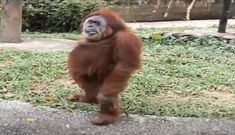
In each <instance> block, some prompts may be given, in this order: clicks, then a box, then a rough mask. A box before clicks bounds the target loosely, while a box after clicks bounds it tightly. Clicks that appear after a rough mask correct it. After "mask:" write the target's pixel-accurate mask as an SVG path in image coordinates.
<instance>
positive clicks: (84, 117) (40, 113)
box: [0, 101, 235, 135]
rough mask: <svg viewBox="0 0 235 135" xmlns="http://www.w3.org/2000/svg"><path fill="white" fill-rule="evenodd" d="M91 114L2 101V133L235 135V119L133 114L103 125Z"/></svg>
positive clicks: (47, 134) (22, 134)
mask: <svg viewBox="0 0 235 135" xmlns="http://www.w3.org/2000/svg"><path fill="white" fill-rule="evenodd" d="M92 116H93V113H89V112H67V111H64V110H56V109H49V108H40V107H33V106H32V105H29V104H26V103H22V102H19V101H2V102H0V135H235V128H234V127H235V121H225V120H208V119H196V118H174V117H168V118H163V117H162V118H159V117H153V116H145V117H141V116H134V115H131V116H130V117H124V118H123V120H122V121H121V122H117V123H115V124H113V125H109V126H101V127H100V126H94V125H92V124H91V123H90V122H89V120H90V118H91V117H92Z"/></svg>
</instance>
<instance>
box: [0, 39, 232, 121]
mask: <svg viewBox="0 0 235 135" xmlns="http://www.w3.org/2000/svg"><path fill="white" fill-rule="evenodd" d="M144 42H145V48H144V49H145V50H144V54H143V58H144V61H143V69H142V70H141V71H139V72H138V73H137V74H135V75H134V76H133V78H132V79H131V82H130V85H129V86H128V88H127V90H126V91H125V92H124V93H123V95H122V97H121V100H122V106H123V110H124V111H125V112H128V113H134V114H149V115H159V116H182V117H209V118H222V117H223V118H230V119H234V118H235V45H234V44H232V43H231V44H229V43H225V42H224V41H223V40H220V39H215V38H210V37H203V38H195V39H189V38H186V37H181V38H174V37H171V36H169V37H165V38H162V37H161V36H157V38H153V39H152V40H151V39H148V38H147V39H146V38H145V39H144ZM67 56H68V52H51V53H35V52H24V51H4V50H1V52H0V98H1V99H7V100H12V99H18V100H22V101H26V102H30V103H33V104H36V105H44V106H50V107H56V108H65V109H82V110H94V109H96V108H95V107H94V106H91V105H88V104H83V103H69V102H68V101H67V97H68V96H69V95H70V94H71V93H73V92H74V91H76V90H78V87H77V86H76V85H75V84H72V80H70V78H69V76H68V73H67V67H66V60H67Z"/></svg>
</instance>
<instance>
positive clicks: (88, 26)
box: [83, 15, 107, 40]
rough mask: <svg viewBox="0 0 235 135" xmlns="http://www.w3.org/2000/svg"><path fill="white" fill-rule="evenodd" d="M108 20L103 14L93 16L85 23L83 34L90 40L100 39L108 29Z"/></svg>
mask: <svg viewBox="0 0 235 135" xmlns="http://www.w3.org/2000/svg"><path fill="white" fill-rule="evenodd" d="M106 27H107V22H106V20H105V18H103V17H102V16H99V15H97V16H92V17H89V18H88V19H86V21H85V22H84V24H83V36H84V37H85V38H86V39H88V40H99V39H100V38H101V37H102V33H103V32H104V31H105V30H106Z"/></svg>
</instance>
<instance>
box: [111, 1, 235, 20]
mask: <svg viewBox="0 0 235 135" xmlns="http://www.w3.org/2000/svg"><path fill="white" fill-rule="evenodd" d="M170 1H171V0H119V1H118V2H116V3H115V4H117V5H119V6H118V7H115V8H114V9H115V10H118V12H119V13H120V14H121V16H123V17H124V19H125V20H126V21H129V22H130V21H131V22H134V21H163V20H164V21H170V20H186V14H187V8H188V7H189V5H190V4H191V2H192V0H172V1H173V3H170ZM232 1H233V4H232V7H231V15H230V16H234V17H235V0H232ZM222 7H223V3H222V0H196V2H195V3H194V6H193V8H192V9H191V11H190V12H189V13H190V19H191V20H194V19H218V18H219V16H220V13H221V9H222ZM166 13H168V14H167V16H164V15H166Z"/></svg>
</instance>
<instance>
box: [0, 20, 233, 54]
mask: <svg viewBox="0 0 235 135" xmlns="http://www.w3.org/2000/svg"><path fill="white" fill-rule="evenodd" d="M218 23H219V20H200V21H198V20H197V21H169V22H142V23H127V25H128V26H129V27H131V28H133V29H137V28H159V29H161V28H182V27H183V28H184V30H183V31H181V33H185V34H192V35H196V36H203V35H213V36H219V37H223V38H227V39H228V38H229V39H234V40H235V19H230V20H229V21H228V29H227V33H224V34H221V33H217V28H213V27H215V26H218ZM192 28H193V29H192ZM196 28H197V29H196ZM169 32H174V31H169ZM176 32H177V31H176ZM75 43H76V41H73V40H65V39H47V38H45V39H24V42H22V43H20V44H15V43H0V49H1V48H2V49H21V50H28V51H39V52H51V51H70V50H71V49H72V48H73V47H74V46H75Z"/></svg>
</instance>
